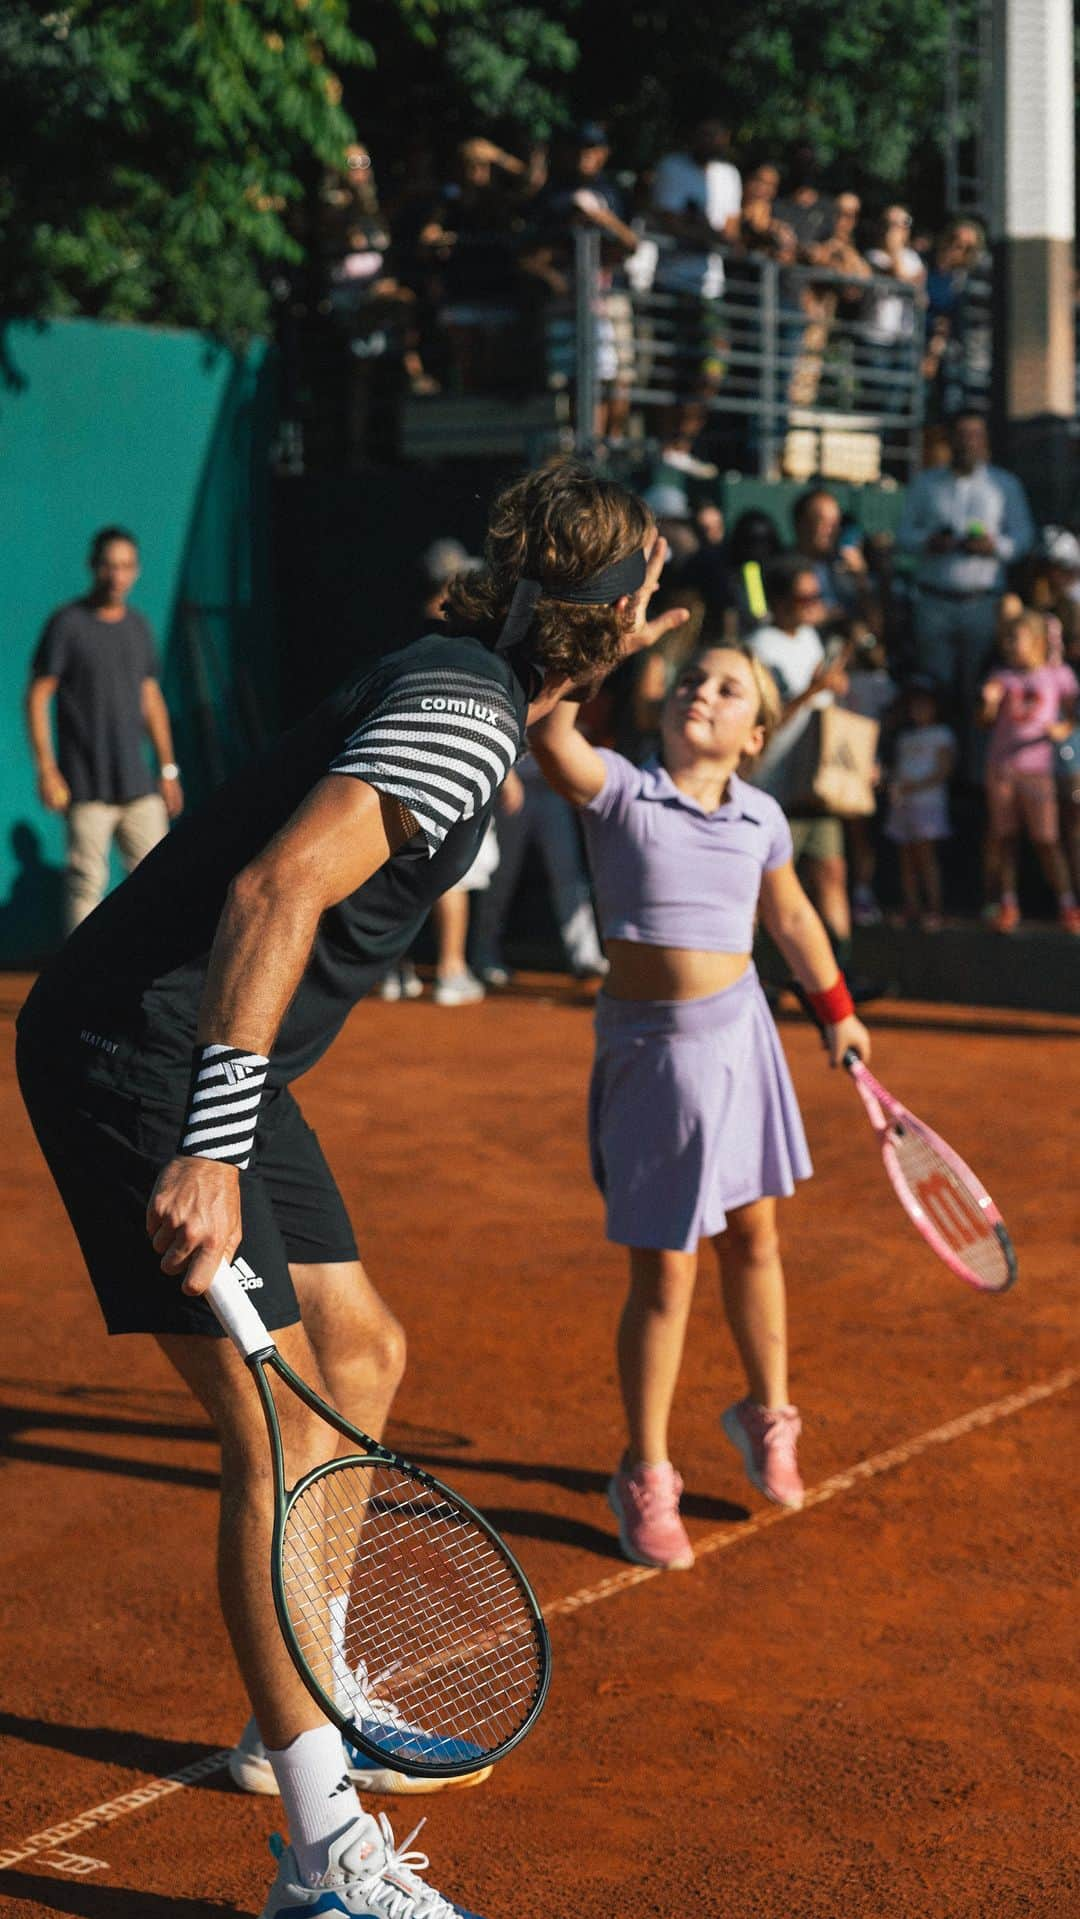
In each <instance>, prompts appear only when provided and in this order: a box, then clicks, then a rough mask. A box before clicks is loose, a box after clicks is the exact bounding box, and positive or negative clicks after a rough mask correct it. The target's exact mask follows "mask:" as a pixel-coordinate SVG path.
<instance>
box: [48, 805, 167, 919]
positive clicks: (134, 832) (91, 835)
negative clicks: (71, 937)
mask: <svg viewBox="0 0 1080 1919" xmlns="http://www.w3.org/2000/svg"><path fill="white" fill-rule="evenodd" d="M168 830H169V816H168V814H167V813H166V811H165V802H164V800H163V799H162V797H161V795H160V793H146V794H144V795H143V797H142V799H138V800H126V801H125V802H124V803H123V804H122V805H120V806H111V805H109V804H108V802H107V801H105V800H76V801H75V802H74V803H73V804H72V805H71V806H69V807H68V810H67V835H68V863H67V873H66V876H65V888H64V931H65V932H66V933H73V932H74V931H75V928H76V927H77V926H78V924H79V922H80V920H84V919H85V918H86V916H87V914H88V913H92V912H93V910H94V908H95V906H97V904H98V902H99V901H100V900H102V899H103V898H104V896H105V889H106V887H107V886H108V883H109V851H110V848H111V846H112V843H113V840H114V838H115V840H116V844H117V847H118V848H119V852H120V857H121V859H122V860H123V862H124V866H125V868H126V869H127V871H128V872H129V873H130V872H131V869H132V867H133V866H138V864H139V861H140V860H141V859H145V857H146V855H147V853H149V851H150V849H151V847H154V846H156V845H157V843H158V841H159V840H163V839H164V838H165V835H166V833H167V832H168Z"/></svg>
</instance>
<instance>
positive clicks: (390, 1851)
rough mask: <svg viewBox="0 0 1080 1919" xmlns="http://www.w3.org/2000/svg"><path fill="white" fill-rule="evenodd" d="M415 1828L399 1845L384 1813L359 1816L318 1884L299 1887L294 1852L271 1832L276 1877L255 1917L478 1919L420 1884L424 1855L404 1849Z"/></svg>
mask: <svg viewBox="0 0 1080 1919" xmlns="http://www.w3.org/2000/svg"><path fill="white" fill-rule="evenodd" d="M423 1823H424V1822H423V1820H421V1821H420V1826H422V1825H423ZM420 1826H417V1827H415V1828H414V1830H413V1831H412V1832H410V1834H409V1836H408V1838H407V1839H406V1840H404V1841H403V1843H402V1844H401V1845H400V1846H398V1845H396V1844H395V1842H394V1832H393V1828H392V1826H391V1824H390V1821H389V1819H388V1818H387V1817H386V1814H385V1813H384V1812H381V1813H380V1814H379V1816H378V1818H377V1819H373V1818H372V1816H371V1814H370V1813H362V1814H361V1816H360V1818H359V1819H354V1820H353V1822H352V1825H351V1826H347V1827H346V1829H345V1831H344V1832H343V1833H341V1834H340V1836H339V1837H338V1838H337V1839H335V1840H334V1843H333V1845H332V1846H331V1848H330V1858H329V1861H328V1863H327V1867H326V1871H325V1872H324V1873H323V1874H322V1877H321V1878H320V1880H319V1883H318V1885H317V1886H305V1885H304V1884H303V1882H302V1880H301V1878H300V1871H299V1868H298V1866H297V1863H296V1854H295V1853H294V1852H293V1849H292V1847H291V1846H286V1845H285V1844H284V1842H283V1841H282V1840H281V1839H280V1838H279V1837H278V1835H277V1834H275V1836H274V1838H273V1839H272V1840H271V1841H270V1845H271V1849H272V1851H274V1852H275V1853H276V1855H277V1861H278V1869H277V1877H276V1878H275V1880H274V1883H273V1885H272V1886H271V1888H270V1894H269V1897H268V1899H267V1901H266V1904H265V1906H264V1907H263V1909H262V1913H261V1916H260V1919H288V1915H289V1914H291V1913H312V1914H314V1913H318V1914H319V1915H320V1919H322V1916H323V1915H325V1914H328V1913H343V1914H345V1915H346V1919H480V1915H479V1914H478V1913H469V1912H466V1911H465V1909H464V1907H463V1906H452V1905H451V1904H450V1901H449V1900H448V1899H444V1898H443V1896H442V1894H441V1893H440V1892H436V1891H435V1889H434V1887H432V1886H426V1885H425V1884H424V1881H423V1880H422V1878H421V1877H420V1874H421V1873H422V1872H424V1871H426V1869H427V1864H428V1858H427V1854H426V1853H424V1852H410V1851H409V1847H410V1846H411V1845H412V1842H413V1840H414V1839H415V1838H416V1835H417V1833H418V1832H419V1831H420Z"/></svg>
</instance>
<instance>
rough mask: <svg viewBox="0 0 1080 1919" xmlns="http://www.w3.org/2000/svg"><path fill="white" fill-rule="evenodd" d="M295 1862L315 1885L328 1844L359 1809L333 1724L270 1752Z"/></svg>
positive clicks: (326, 1859) (325, 1860)
mask: <svg viewBox="0 0 1080 1919" xmlns="http://www.w3.org/2000/svg"><path fill="white" fill-rule="evenodd" d="M266 1756H267V1758H268V1759H269V1761H270V1764H271V1765H272V1766H273V1768H274V1778H275V1779H276V1780H277V1783H278V1790H279V1792H280V1793H281V1798H282V1803H283V1804H284V1807H285V1818H286V1821H287V1823H288V1827H289V1837H290V1839H291V1840H292V1848H293V1851H294V1852H295V1854H296V1863H297V1865H298V1866H299V1868H300V1872H301V1875H302V1877H303V1879H304V1880H305V1882H306V1884H307V1885H309V1886H314V1885H317V1884H318V1882H319V1879H320V1878H321V1877H322V1874H323V1873H324V1872H325V1871H326V1868H327V1865H328V1864H329V1860H330V1847H331V1844H332V1842H333V1841H334V1840H335V1839H336V1838H337V1837H338V1834H339V1833H342V1832H344V1830H345V1828H346V1826H351V1825H352V1822H353V1820H354V1819H357V1818H359V1816H360V1813H361V1811H362V1807H361V1805H360V1801H359V1799H358V1798H357V1796H356V1788H355V1786H354V1785H353V1784H352V1781H351V1780H350V1778H349V1775H348V1773H347V1772H346V1770H345V1758H344V1755H343V1753H342V1749H341V1734H340V1733H339V1732H338V1730H337V1728H336V1727H335V1726H316V1727H315V1728H314V1730H313V1731H311V1732H302V1733H301V1734H300V1736H299V1738H297V1739H294V1740H293V1741H292V1744H291V1745H288V1746H286V1747H285V1749H284V1751H283V1752H270V1751H269V1750H267V1754H266Z"/></svg>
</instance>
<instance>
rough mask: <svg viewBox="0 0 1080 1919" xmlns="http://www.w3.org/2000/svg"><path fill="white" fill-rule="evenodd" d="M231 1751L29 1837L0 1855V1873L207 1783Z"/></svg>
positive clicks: (155, 1780)
mask: <svg viewBox="0 0 1080 1919" xmlns="http://www.w3.org/2000/svg"><path fill="white" fill-rule="evenodd" d="M231 1750H232V1748H231V1747H229V1748H227V1749H226V1750H225V1751H223V1752H212V1753H209V1754H208V1755H207V1757H206V1758H205V1759H196V1760H195V1761H194V1762H193V1764H192V1765H190V1766H183V1767H182V1768H181V1770H180V1771H179V1772H170V1773H167V1774H166V1775H165V1777H164V1778H163V1779H152V1780H151V1781H150V1784H149V1785H148V1786H136V1787H135V1789H134V1791H132V1792H122V1793H121V1794H120V1797H119V1799H107V1800H106V1801H105V1804H104V1805H103V1806H91V1808H90V1810H89V1812H80V1813H78V1814H77V1815H76V1817H75V1818H74V1819H65V1820H64V1821H63V1823H62V1824H61V1825H59V1826H50V1827H49V1829H48V1831H47V1832H35V1833H33V1834H32V1835H31V1837H30V1838H29V1839H24V1840H23V1841H22V1844H21V1845H19V1846H15V1847H14V1848H13V1849H12V1850H11V1851H10V1852H0V1869H3V1868H5V1867H7V1866H17V1865H20V1864H21V1862H22V1861H23V1860H24V1859H32V1858H33V1857H34V1854H35V1853H38V1852H47V1851H48V1849H49V1847H50V1846H61V1845H63V1844H64V1843H65V1841H66V1840H68V1839H77V1838H78V1836H79V1834H80V1833H82V1832H91V1831H92V1830H93V1828H94V1827H95V1826H109V1825H111V1824H112V1822H113V1820H114V1819H122V1818H123V1817H124V1814H125V1813H128V1812H138V1811H139V1809H140V1808H141V1807H142V1806H149V1805H150V1804H151V1803H152V1801H153V1800H155V1799H164V1798H166V1797H167V1795H168V1794H169V1793H170V1792H181V1791H182V1790H183V1788H184V1787H185V1786H193V1785H194V1784H195V1782H196V1780H198V1779H208V1778H209V1777H210V1774H211V1773H214V1772H224V1770H225V1767H226V1765H227V1764H228V1759H229V1753H230V1752H231Z"/></svg>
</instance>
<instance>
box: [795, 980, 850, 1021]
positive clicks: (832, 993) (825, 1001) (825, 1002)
mask: <svg viewBox="0 0 1080 1919" xmlns="http://www.w3.org/2000/svg"><path fill="white" fill-rule="evenodd" d="M806 997H807V999H808V1000H809V1001H810V1004H811V1006H812V1007H813V1009H814V1011H815V1013H816V1014H817V1016H818V1018H819V1020H820V1021H821V1023H822V1025H823V1026H839V1024H840V1021H841V1020H842V1019H850V1017H851V1015H852V1013H853V1012H854V1011H855V1002H854V1000H853V999H852V997H851V994H850V993H849V992H848V984H847V981H846V979H845V978H844V975H843V973H838V974H837V975H836V978H835V980H834V981H833V984H832V985H831V986H830V987H829V989H828V991H827V992H825V993H808V994H807V995H806Z"/></svg>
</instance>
